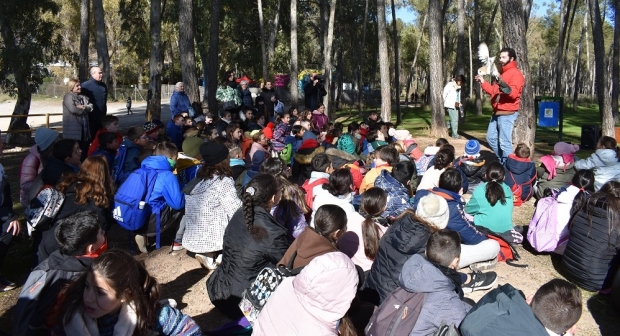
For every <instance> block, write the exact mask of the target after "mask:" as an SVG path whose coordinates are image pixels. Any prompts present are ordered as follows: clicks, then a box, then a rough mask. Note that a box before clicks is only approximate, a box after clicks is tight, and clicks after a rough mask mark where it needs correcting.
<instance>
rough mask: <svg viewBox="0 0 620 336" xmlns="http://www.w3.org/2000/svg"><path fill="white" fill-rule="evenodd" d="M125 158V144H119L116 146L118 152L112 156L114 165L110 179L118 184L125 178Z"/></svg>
mask: <svg viewBox="0 0 620 336" xmlns="http://www.w3.org/2000/svg"><path fill="white" fill-rule="evenodd" d="M126 160H127V146H125V145H121V146H120V147H118V154H116V158H114V166H113V168H112V180H113V181H114V182H115V183H116V184H117V185H120V184H121V183H123V182H124V181H125V180H126V179H127V175H128V174H127V173H126V172H125V161H126Z"/></svg>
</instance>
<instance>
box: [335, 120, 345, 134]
mask: <svg viewBox="0 0 620 336" xmlns="http://www.w3.org/2000/svg"><path fill="white" fill-rule="evenodd" d="M333 128H335V129H337V130H340V133H342V130H344V125H343V124H342V123H341V122H339V121H338V122H335V123H334V127H333Z"/></svg>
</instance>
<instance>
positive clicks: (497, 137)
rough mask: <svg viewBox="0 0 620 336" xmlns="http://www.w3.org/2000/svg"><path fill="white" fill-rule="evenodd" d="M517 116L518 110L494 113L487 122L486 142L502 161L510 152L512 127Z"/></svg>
mask: <svg viewBox="0 0 620 336" xmlns="http://www.w3.org/2000/svg"><path fill="white" fill-rule="evenodd" d="M518 116H519V112H515V113H513V114H508V115H495V116H492V117H491V122H489V128H488V129H487V142H488V143H489V146H490V147H491V149H492V150H493V152H494V153H495V155H497V157H498V158H499V159H500V161H502V163H503V162H504V161H506V158H507V157H508V155H510V154H511V153H512V129H513V128H514V125H515V121H516V120H517V117H518Z"/></svg>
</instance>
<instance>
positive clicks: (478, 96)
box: [472, 1, 497, 116]
mask: <svg viewBox="0 0 620 336" xmlns="http://www.w3.org/2000/svg"><path fill="white" fill-rule="evenodd" d="M495 5H496V6H497V3H496V4H495ZM480 28H481V27H480V5H479V1H474V50H472V52H474V54H475V55H477V54H478V53H477V52H476V50H478V49H477V48H478V46H479V45H480ZM476 59H478V57H477V56H476ZM477 62H478V61H477ZM473 86H474V94H475V95H476V115H479V116H481V115H482V92H481V89H480V83H478V82H476V81H474V85H473Z"/></svg>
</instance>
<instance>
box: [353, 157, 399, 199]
mask: <svg viewBox="0 0 620 336" xmlns="http://www.w3.org/2000/svg"><path fill="white" fill-rule="evenodd" d="M393 168H394V167H392V166H390V165H388V164H385V165H382V166H379V167H375V168H372V169H370V170H369V171H368V172H366V175H364V178H363V179H362V184H360V194H361V193H363V192H364V191H366V190H368V189H370V188H372V187H374V186H375V180H376V179H377V177H379V175H381V174H382V173H383V172H384V171H386V172H388V173H391V172H392V169H393Z"/></svg>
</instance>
